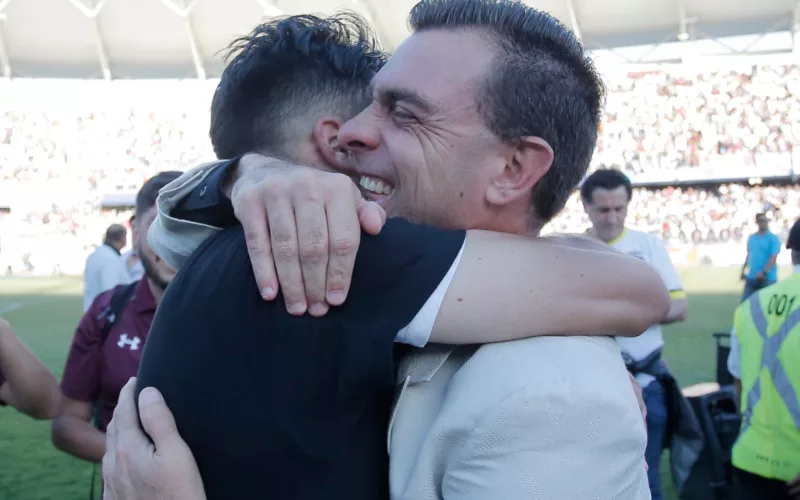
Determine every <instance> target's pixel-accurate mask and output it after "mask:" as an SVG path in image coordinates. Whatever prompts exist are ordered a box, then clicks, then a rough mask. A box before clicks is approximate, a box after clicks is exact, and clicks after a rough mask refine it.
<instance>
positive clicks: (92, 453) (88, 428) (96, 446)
mask: <svg viewBox="0 0 800 500" xmlns="http://www.w3.org/2000/svg"><path fill="white" fill-rule="evenodd" d="M52 439H53V444H54V445H55V447H56V448H58V449H59V450H61V451H63V452H65V453H69V454H70V455H73V456H75V457H78V458H80V459H82V460H86V461H89V462H94V463H100V462H101V461H102V460H103V455H105V453H106V435H105V434H104V433H102V432H100V431H99V430H98V429H97V428H95V427H93V426H92V424H90V423H89V422H87V421H85V420H82V419H80V418H78V417H75V416H70V415H65V416H61V417H57V418H56V419H55V420H54V421H53V429H52Z"/></svg>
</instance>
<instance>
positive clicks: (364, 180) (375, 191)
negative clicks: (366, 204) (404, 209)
mask: <svg viewBox="0 0 800 500" xmlns="http://www.w3.org/2000/svg"><path fill="white" fill-rule="evenodd" d="M358 185H359V186H361V193H362V195H363V196H364V198H365V199H367V200H370V201H376V202H378V203H382V202H384V201H386V199H388V198H389V196H391V195H392V193H394V186H393V185H392V183H390V182H389V181H387V180H386V179H382V178H380V177H375V176H372V175H362V176H361V177H360V178H359V181H358Z"/></svg>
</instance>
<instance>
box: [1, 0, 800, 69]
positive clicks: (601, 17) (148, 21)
mask: <svg viewBox="0 0 800 500" xmlns="http://www.w3.org/2000/svg"><path fill="white" fill-rule="evenodd" d="M414 3H415V0H0V75H2V76H7V77H59V78H64V77H67V78H104V77H105V78H195V77H201V78H206V77H217V76H219V74H220V72H221V70H222V61H221V59H220V57H219V51H220V50H221V49H222V48H224V47H225V46H226V45H227V43H228V42H229V41H230V40H232V39H233V38H234V37H235V36H237V35H241V34H244V33H246V32H248V31H249V30H250V29H251V28H252V27H253V26H254V25H255V24H257V23H258V22H259V21H260V20H261V19H262V18H264V17H265V16H274V15H280V14H295V13H310V12H315V13H323V14H329V13H333V12H335V11H338V10H342V9H351V10H355V11H358V12H360V13H362V14H363V15H365V16H366V17H367V18H368V19H369V20H370V21H371V22H372V24H373V26H374V27H375V29H376V30H377V32H378V34H379V36H380V38H381V42H382V43H383V45H384V47H385V48H387V49H389V50H393V49H394V48H396V47H397V45H398V44H399V43H400V42H401V41H402V40H403V39H404V38H405V37H406V36H407V34H408V31H407V28H406V16H407V14H408V12H409V10H410V8H411V6H412V5H414ZM527 3H529V4H531V5H533V6H535V7H537V8H540V9H542V10H545V11H548V12H550V13H552V14H553V15H555V16H556V17H558V18H559V19H561V20H562V21H563V22H564V23H565V24H566V25H568V26H569V27H571V28H572V29H573V30H575V32H576V33H577V34H578V35H579V36H580V37H581V38H582V39H583V41H584V43H585V44H586V46H587V47H588V48H590V49H593V50H596V51H597V50H599V51H606V52H608V51H609V50H610V51H611V52H614V50H615V49H616V48H618V47H630V46H643V47H645V49H643V50H645V51H646V52H647V53H648V54H650V53H652V51H653V50H652V49H648V48H647V47H648V46H650V47H658V46H660V45H663V44H668V43H669V42H676V43H677V40H683V39H685V38H688V39H706V40H716V39H719V38H721V37H729V36H734V37H735V36H741V35H744V36H746V37H749V38H745V39H744V41H742V42H741V43H740V44H739V45H733V46H731V45H730V44H728V45H726V44H725V43H723V42H720V43H718V44H717V48H718V49H720V48H721V49H723V50H725V51H727V52H728V53H739V52H752V51H754V47H757V46H758V44H759V43H760V42H761V41H762V40H763V39H765V34H769V33H773V34H774V33H777V32H780V33H782V34H783V35H784V38H783V39H781V40H782V41H779V42H778V43H777V46H778V48H777V49H774V48H773V49H768V48H764V49H763V50H762V51H778V52H780V51H785V50H787V47H786V46H787V42H786V40H789V42H788V49H791V48H792V43H793V42H792V34H793V33H794V32H795V31H797V30H798V28H800V15H799V14H798V12H799V11H800V0H756V1H753V0H602V1H600V0H528V1H527ZM755 51H758V50H755ZM621 57H622V58H623V59H626V60H627V59H629V57H628V56H624V55H621ZM664 57H666V56H664ZM634 59H636V58H635V57H634ZM651 59H652V57H651ZM629 62H630V61H629Z"/></svg>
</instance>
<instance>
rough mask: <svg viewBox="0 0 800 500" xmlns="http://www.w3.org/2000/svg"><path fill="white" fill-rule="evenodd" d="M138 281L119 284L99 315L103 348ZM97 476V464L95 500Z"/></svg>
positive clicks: (97, 423)
mask: <svg viewBox="0 0 800 500" xmlns="http://www.w3.org/2000/svg"><path fill="white" fill-rule="evenodd" d="M138 284H139V282H138V281H134V282H133V283H129V284H127V285H119V286H117V287H116V288H115V289H114V295H112V296H111V300H110V301H109V303H108V306H107V307H106V308H105V309H103V312H101V313H100V314H99V315H97V319H98V320H101V321H102V320H105V322H104V323H103V328H102V329H101V330H100V345H101V349H102V346H105V345H106V340H108V336H109V334H110V333H111V330H113V329H114V326H115V325H116V324H117V322H118V321H119V318H120V316H122V313H123V312H124V311H125V308H126V307H128V303H130V301H131V299H132V298H133V292H134V291H135V290H136V285H138ZM99 408H100V402H99V401H95V403H94V417H93V419H92V422H93V424H94V426H95V427H97V428H98V429H99V428H100V410H99ZM96 477H97V466H94V467H92V484H91V486H90V489H89V499H90V500H94V483H95V479H96Z"/></svg>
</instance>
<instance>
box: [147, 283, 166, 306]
mask: <svg viewBox="0 0 800 500" xmlns="http://www.w3.org/2000/svg"><path fill="white" fill-rule="evenodd" d="M147 286H148V287H149V288H150V293H151V294H153V298H154V299H156V305H158V304H160V303H161V297H163V296H164V289H163V288H161V287H160V286H158V285H156V284H155V283H154V282H153V280H151V279H150V278H147Z"/></svg>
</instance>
